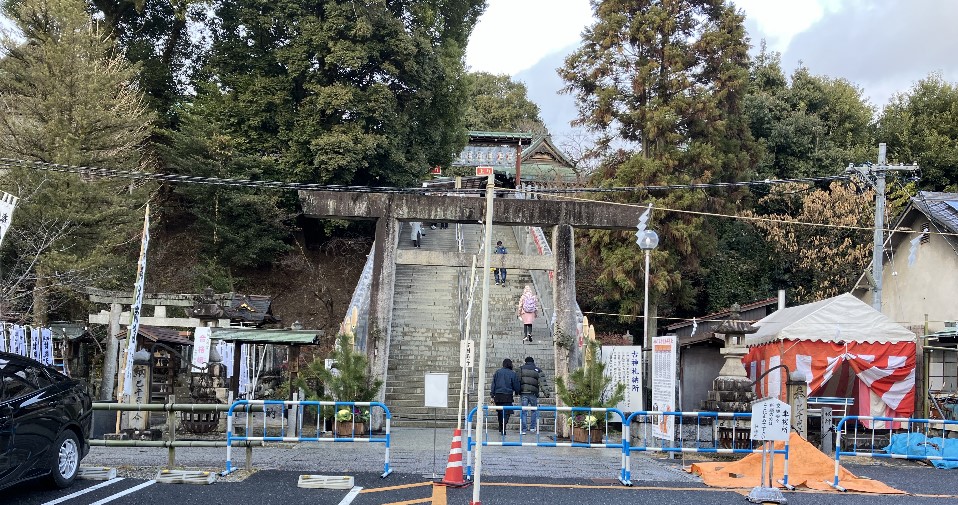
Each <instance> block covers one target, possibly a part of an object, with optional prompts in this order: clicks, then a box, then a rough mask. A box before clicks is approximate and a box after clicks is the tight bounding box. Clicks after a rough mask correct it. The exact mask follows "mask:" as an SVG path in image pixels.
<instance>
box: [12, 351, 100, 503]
mask: <svg viewBox="0 0 958 505" xmlns="http://www.w3.org/2000/svg"><path fill="white" fill-rule="evenodd" d="M92 411H93V403H92V400H91V398H90V392H89V390H88V388H87V385H86V383H85V382H83V381H79V380H75V379H71V378H70V377H67V376H66V375H63V374H62V373H60V372H58V371H56V370H55V369H53V368H51V367H48V366H46V365H43V364H42V363H40V362H38V361H34V360H32V359H29V358H24V357H23V356H19V355H16V354H10V353H6V352H0V489H3V488H5V487H8V486H11V485H13V484H16V483H17V482H21V481H24V480H28V479H33V478H36V477H42V476H49V479H50V481H51V483H52V484H53V485H55V486H57V487H67V486H69V485H70V484H72V483H73V479H74V478H76V475H77V470H78V469H79V467H80V460H81V459H83V457H84V456H86V454H87V452H88V451H89V450H90V445H89V443H88V442H87V440H89V438H90V428H91V425H92V421H93V416H92Z"/></svg>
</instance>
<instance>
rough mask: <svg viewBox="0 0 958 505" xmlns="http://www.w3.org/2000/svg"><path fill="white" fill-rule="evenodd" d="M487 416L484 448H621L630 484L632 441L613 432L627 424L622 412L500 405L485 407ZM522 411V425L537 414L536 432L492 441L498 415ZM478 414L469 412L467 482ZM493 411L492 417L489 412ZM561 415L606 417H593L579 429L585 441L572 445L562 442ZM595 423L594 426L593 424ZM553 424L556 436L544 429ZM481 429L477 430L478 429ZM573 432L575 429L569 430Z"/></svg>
mask: <svg viewBox="0 0 958 505" xmlns="http://www.w3.org/2000/svg"><path fill="white" fill-rule="evenodd" d="M482 408H483V411H484V412H485V415H484V417H483V420H484V421H485V426H482V427H481V429H482V430H483V435H484V436H483V437H482V445H483V446H501V447H586V448H589V447H591V448H601V449H620V450H621V451H622V460H621V465H620V470H619V480H620V481H621V482H622V483H623V484H626V485H628V484H629V483H628V479H626V478H625V475H626V467H625V459H626V456H627V455H628V449H627V447H628V440H627V437H623V436H622V434H621V433H619V434H618V436H615V435H616V434H615V432H612V431H610V430H609V425H610V424H611V423H616V422H618V423H623V422H624V421H625V414H623V413H622V412H621V411H619V410H618V409H606V408H591V407H555V406H552V405H540V406H536V407H532V406H527V407H521V406H517V405H513V406H496V405H483V406H482ZM500 411H502V412H518V413H519V415H520V423H521V422H522V416H523V415H529V416H531V415H533V414H535V418H536V419H535V429H534V430H533V431H531V432H528V433H524V432H522V431H520V432H519V439H518V440H517V441H506V437H505V436H503V435H501V434H500V435H498V436H499V440H498V441H493V440H490V438H489V436H488V433H489V423H490V422H493V423H496V424H498V420H497V413H498V412H500ZM477 412H478V408H477V407H473V408H472V410H470V411H469V415H468V416H466V475H465V477H466V478H467V479H470V480H471V479H472V449H473V447H474V446H475V445H476V442H475V441H474V440H473V437H472V425H473V420H474V418H475V415H476V413H477ZM490 412H492V413H493V414H492V415H489V413H490ZM559 412H565V413H568V415H569V416H570V419H571V418H572V417H575V416H577V415H580V414H581V415H582V416H593V414H599V415H602V417H603V418H599V416H593V417H595V419H592V420H590V421H589V422H586V423H585V424H586V425H587V426H586V427H584V428H579V429H580V430H582V431H581V432H580V434H582V435H583V437H584V439H585V441H583V442H576V441H575V440H574V438H569V441H568V442H559V439H560V437H561V435H560V433H561V430H559V427H560V425H559V416H558V413H559ZM543 413H550V414H552V416H550V417H551V418H552V422H551V423H543V422H542V421H543V416H542V414H543ZM613 414H614V415H615V416H618V418H617V419H615V418H613V419H611V420H610V417H612V415H613ZM593 423H594V426H593V425H592V424H593ZM550 424H551V427H552V434H551V435H548V434H544V433H543V428H544V427H547V426H549V425H550ZM479 428H480V427H476V429H477V430H478V429H479ZM569 429H570V430H572V427H569Z"/></svg>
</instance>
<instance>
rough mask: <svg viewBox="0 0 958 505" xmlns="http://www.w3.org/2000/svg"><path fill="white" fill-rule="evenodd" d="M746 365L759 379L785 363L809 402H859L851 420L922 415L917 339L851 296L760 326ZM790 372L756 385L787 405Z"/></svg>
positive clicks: (793, 310)
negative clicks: (800, 375)
mask: <svg viewBox="0 0 958 505" xmlns="http://www.w3.org/2000/svg"><path fill="white" fill-rule="evenodd" d="M754 326H755V327H757V328H758V331H757V332H756V333H754V334H751V335H748V336H747V338H746V339H745V344H746V346H748V347H749V352H748V354H747V355H746V356H745V357H744V358H743V359H742V361H743V363H744V364H745V369H746V370H747V371H748V373H749V376H750V377H752V378H753V379H754V378H755V377H758V376H759V375H761V374H762V373H764V372H765V371H766V370H770V369H771V368H772V367H774V366H777V365H780V364H784V365H787V366H788V368H789V370H792V371H795V370H798V371H802V372H804V373H805V377H806V378H807V380H808V391H809V394H808V395H809V396H834V397H845V398H854V399H855V407H854V410H852V411H851V412H849V414H852V413H855V414H857V415H862V416H868V415H871V416H894V417H909V416H911V414H912V413H914V410H915V358H916V356H915V339H916V337H915V334H914V333H912V332H910V331H908V330H907V329H906V328H905V327H904V326H902V325H900V324H898V323H896V322H894V321H892V320H890V319H888V317H886V316H885V315H884V314H882V313H881V312H878V311H877V310H875V309H873V308H872V307H871V306H870V305H868V304H866V303H864V302H862V301H861V300H859V299H858V298H855V297H854V296H852V295H851V294H844V295H839V296H836V297H834V298H828V299H825V300H821V301H818V302H815V303H809V304H806V305H799V306H797V307H788V308H785V309H781V310H779V311H776V312H773V313H772V314H769V315H768V316H766V317H765V318H764V319H761V320H760V321H758V322H756V323H755V325H754ZM785 381H786V375H785V370H784V369H781V368H780V369H778V370H777V371H774V372H772V373H770V374H768V375H767V376H766V377H765V378H764V379H763V380H762V381H761V382H759V383H758V384H757V385H756V393H757V394H758V395H759V397H765V396H773V397H778V398H781V399H783V400H784V396H783V395H784V392H785V391H784V389H785V388H784V385H785Z"/></svg>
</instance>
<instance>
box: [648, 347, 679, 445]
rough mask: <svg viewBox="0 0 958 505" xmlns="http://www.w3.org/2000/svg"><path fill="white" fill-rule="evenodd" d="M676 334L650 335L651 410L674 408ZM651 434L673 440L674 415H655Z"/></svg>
mask: <svg viewBox="0 0 958 505" xmlns="http://www.w3.org/2000/svg"><path fill="white" fill-rule="evenodd" d="M676 340H677V338H676V336H675V335H666V336H664V337H652V372H651V375H652V377H651V378H652V410H653V411H656V412H671V411H674V410H675V380H676V377H675V374H676V367H675V359H676V347H675V346H676ZM654 418H655V420H656V423H655V425H654V426H652V436H653V437H655V438H659V439H662V440H675V416H655V417H654Z"/></svg>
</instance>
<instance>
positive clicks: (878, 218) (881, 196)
mask: <svg viewBox="0 0 958 505" xmlns="http://www.w3.org/2000/svg"><path fill="white" fill-rule="evenodd" d="M885 152H886V147H885V143H884V142H882V143H880V144H878V164H877V165H872V164H871V163H866V164H865V165H859V166H854V165H852V164H851V163H849V164H848V168H847V169H846V170H845V171H846V172H857V173H858V174H859V175H861V177H862V179H863V180H864V181H865V182H867V183H868V184H869V185H870V186H871V187H872V189H874V190H875V235H874V242H873V244H872V277H873V280H874V287H875V289H874V290H872V307H874V309H875V310H877V311H879V312H881V296H882V294H881V290H882V267H883V266H884V252H885V236H884V232H885V176H886V175H887V174H888V172H914V171H916V170H918V165H902V164H898V165H888V164H887V163H886V160H885Z"/></svg>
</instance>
